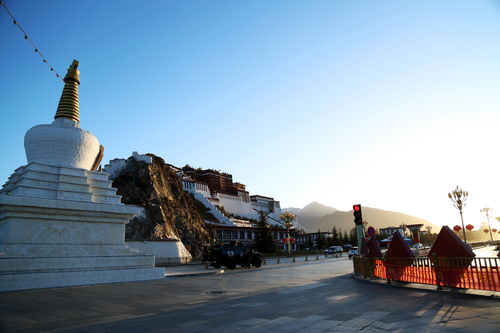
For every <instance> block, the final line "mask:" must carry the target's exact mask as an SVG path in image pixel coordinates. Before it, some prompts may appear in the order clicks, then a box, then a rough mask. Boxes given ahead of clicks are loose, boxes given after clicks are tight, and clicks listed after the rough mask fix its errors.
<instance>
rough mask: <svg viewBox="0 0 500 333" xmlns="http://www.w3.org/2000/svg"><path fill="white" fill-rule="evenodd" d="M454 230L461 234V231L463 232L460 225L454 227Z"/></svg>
mask: <svg viewBox="0 0 500 333" xmlns="http://www.w3.org/2000/svg"><path fill="white" fill-rule="evenodd" d="M453 230H455V231H456V232H459V231H460V230H462V227H461V226H459V225H456V226H454V227H453Z"/></svg>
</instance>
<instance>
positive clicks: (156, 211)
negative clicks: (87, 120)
mask: <svg viewBox="0 0 500 333" xmlns="http://www.w3.org/2000/svg"><path fill="white" fill-rule="evenodd" d="M148 155H149V156H151V157H152V158H153V163H152V164H147V163H145V162H142V161H137V160H136V159H134V158H133V157H131V158H129V159H128V160H127V162H126V166H125V167H124V168H123V169H122V170H121V171H120V172H119V173H118V175H117V176H116V177H115V178H114V179H113V187H115V188H116V189H117V190H118V191H117V193H118V194H119V195H121V196H122V197H123V198H122V202H123V203H125V204H130V205H138V206H142V207H143V208H144V211H145V216H144V217H135V218H134V219H133V220H132V221H131V222H130V223H128V224H127V226H126V231H125V238H126V239H131V240H151V239H159V238H175V239H179V240H181V241H182V243H183V244H184V246H186V248H187V249H188V250H189V251H190V253H191V254H192V255H199V254H200V253H201V247H202V246H203V245H206V244H209V243H210V242H211V240H213V237H212V236H211V235H210V234H209V232H208V230H207V228H206V227H205V222H204V221H203V214H205V213H206V212H205V209H204V206H203V205H202V204H201V203H199V202H198V201H196V200H195V199H194V198H193V196H192V195H190V194H189V193H188V192H186V191H184V189H183V188H182V183H181V181H180V179H179V177H178V176H177V175H176V174H175V172H174V171H172V170H171V169H170V168H169V167H168V166H167V165H166V164H165V161H164V160H163V159H161V158H160V157H157V156H154V155H151V154H148Z"/></svg>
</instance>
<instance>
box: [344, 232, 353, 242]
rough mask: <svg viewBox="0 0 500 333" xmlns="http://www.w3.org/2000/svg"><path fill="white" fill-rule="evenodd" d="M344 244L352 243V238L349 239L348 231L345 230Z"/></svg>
mask: <svg viewBox="0 0 500 333" xmlns="http://www.w3.org/2000/svg"><path fill="white" fill-rule="evenodd" d="M342 244H343V245H346V244H351V245H352V243H351V240H350V239H349V236H348V235H347V231H346V230H344V236H342Z"/></svg>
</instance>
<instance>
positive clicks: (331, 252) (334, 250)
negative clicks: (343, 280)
mask: <svg viewBox="0 0 500 333" xmlns="http://www.w3.org/2000/svg"><path fill="white" fill-rule="evenodd" d="M342 252H344V251H343V250H342V247H341V246H330V247H329V248H328V249H326V250H325V251H324V252H323V253H324V255H325V256H329V255H334V254H337V253H342Z"/></svg>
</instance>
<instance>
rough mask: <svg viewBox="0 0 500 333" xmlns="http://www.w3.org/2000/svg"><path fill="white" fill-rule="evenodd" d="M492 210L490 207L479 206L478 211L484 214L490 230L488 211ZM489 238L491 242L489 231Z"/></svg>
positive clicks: (491, 237) (491, 235) (491, 236)
mask: <svg viewBox="0 0 500 333" xmlns="http://www.w3.org/2000/svg"><path fill="white" fill-rule="evenodd" d="M492 210H493V208H490V207H486V206H485V207H484V208H481V209H480V210H479V211H480V212H481V213H484V215H485V216H486V220H487V221H488V228H489V230H491V225H490V212H491V211H492ZM490 240H491V242H493V234H492V233H491V232H490Z"/></svg>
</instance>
